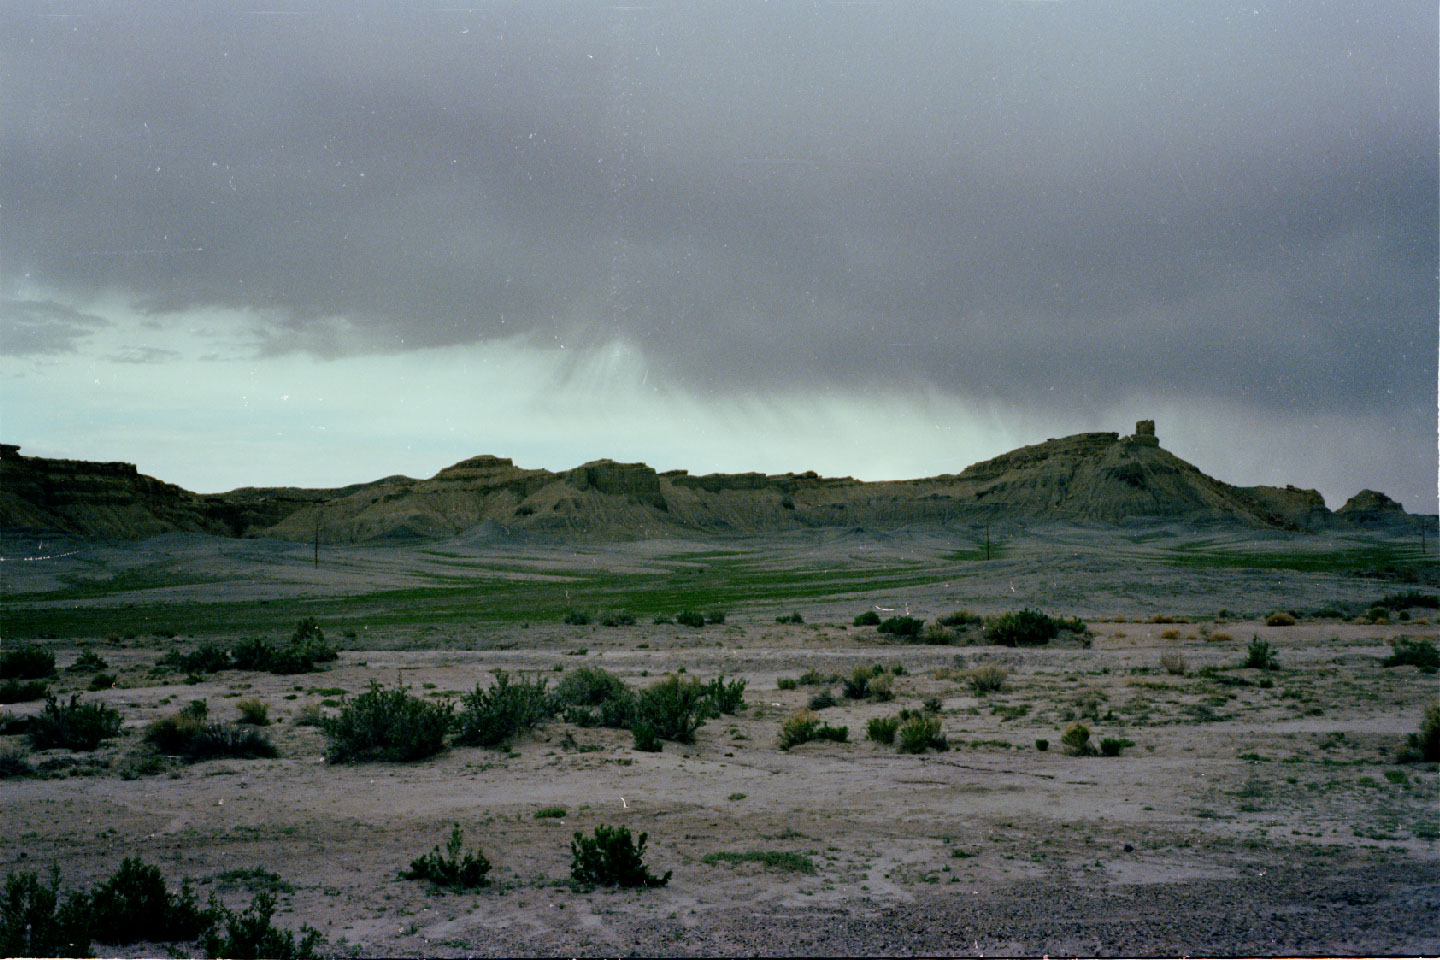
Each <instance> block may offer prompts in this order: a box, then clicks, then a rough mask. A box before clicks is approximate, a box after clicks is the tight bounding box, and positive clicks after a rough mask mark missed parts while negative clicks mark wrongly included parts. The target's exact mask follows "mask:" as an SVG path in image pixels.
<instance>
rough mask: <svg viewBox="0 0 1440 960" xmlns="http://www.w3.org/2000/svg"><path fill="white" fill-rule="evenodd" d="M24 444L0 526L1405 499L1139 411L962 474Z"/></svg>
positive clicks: (561, 534) (588, 523)
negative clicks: (1115, 428)
mask: <svg viewBox="0 0 1440 960" xmlns="http://www.w3.org/2000/svg"><path fill="white" fill-rule="evenodd" d="M18 450H19V448H18V447H14V446H5V447H4V448H3V449H0V526H3V527H9V528H14V527H26V528H32V529H42V530H58V531H64V532H69V533H76V534H84V535H94V536H104V537H142V536H149V535H152V534H156V533H164V532H168V531H174V530H192V531H197V532H205V533H215V534H221V535H227V536H270V537H280V538H285V539H293V540H309V539H311V538H312V537H314V536H316V535H317V532H318V535H319V537H320V538H321V539H322V540H323V541H325V542H328V543H358V542H365V541H374V540H385V539H394V538H413V537H452V536H459V535H475V536H480V535H482V534H483V537H484V538H485V539H487V540H494V541H500V540H504V539H506V538H523V537H532V536H541V537H547V538H582V539H636V538H650V537H669V536H695V535H704V534H717V533H722V534H723V533H735V534H763V533H779V532H784V531H787V530H796V529H802V528H806V527H836V526H844V527H855V526H864V527H866V528H880V529H884V528H895V527H900V526H905V525H920V524H938V525H945V524H955V523H977V522H984V521H991V520H1033V521H1044V520H1060V521H1086V522H1104V523H1116V522H1123V521H1134V520H1167V521H1168V520H1186V521H1196V522H1204V521H1222V522H1239V523H1244V524H1248V525H1251V526H1256V527H1270V528H1279V529H1313V528H1317V527H1321V526H1324V525H1327V524H1330V523H1333V522H1335V518H1336V517H1337V516H1338V517H1340V518H1341V519H1343V520H1349V521H1351V522H1361V523H1372V522H1375V523H1386V522H1390V521H1392V520H1394V519H1396V518H1400V519H1402V520H1403V519H1405V518H1407V516H1408V515H1407V514H1405V512H1404V511H1403V510H1402V509H1401V508H1400V505H1399V504H1396V503H1394V501H1391V500H1390V499H1389V498H1387V497H1385V496H1384V495H1383V494H1377V493H1374V492H1373V491H1368V490H1367V491H1363V492H1362V493H1360V494H1358V495H1357V496H1356V497H1354V498H1353V499H1352V500H1351V501H1350V502H1349V503H1347V504H1346V505H1345V507H1343V508H1341V510H1340V511H1339V512H1338V514H1331V513H1330V511H1329V510H1328V509H1326V507H1325V503H1324V500H1323V499H1322V498H1321V496H1320V495H1319V494H1318V493H1316V492H1315V491H1313V490H1301V489H1298V488H1296V487H1283V488H1282V487H1235V486H1231V485H1230V484H1227V483H1222V482H1221V481H1219V480H1216V479H1214V478H1213V477H1209V476H1207V475H1205V474H1204V473H1202V472H1201V471H1200V470H1199V469H1198V468H1196V467H1195V466H1193V465H1191V464H1189V463H1186V462H1185V461H1184V460H1181V459H1180V458H1179V457H1176V456H1175V455H1174V454H1172V453H1170V452H1169V451H1167V450H1165V449H1163V448H1162V447H1161V446H1160V442H1159V439H1158V437H1157V436H1156V434H1155V427H1154V423H1153V422H1152V421H1147V420H1142V421H1140V422H1139V423H1138V424H1136V431H1135V434H1134V435H1133V436H1128V437H1121V436H1120V435H1119V434H1116V433H1082V434H1077V435H1075V436H1071V437H1064V438H1060V439H1056V440H1047V441H1045V442H1044V443H1039V444H1034V445H1032V446H1027V447H1021V448H1020V449H1018V450H1012V451H1011V452H1009V453H1006V454H1002V455H1001V456H998V457H995V458H994V459H991V460H986V461H984V462H983V463H977V464H975V465H973V466H971V467H969V468H967V469H966V470H964V471H963V472H961V473H958V474H948V475H944V476H938V477H930V478H928V479H923V480H898V481H884V482H876V483H862V482H860V481H858V480H855V479H853V478H850V477H841V478H826V477H821V476H819V475H817V474H815V473H814V472H813V471H807V472H805V473H799V474H794V473H786V474H771V475H767V474H761V473H739V474H710V475H706V476H691V475H690V474H689V473H687V472H686V471H684V470H672V471H668V472H666V473H656V472H655V470H653V469H652V468H650V467H649V466H646V465H645V464H643V463H617V462H615V461H613V460H596V461H593V462H591V463H587V464H584V465H583V466H579V467H576V468H574V469H572V470H566V471H563V472H561V473H552V472H551V471H549V470H539V469H534V470H532V469H525V468H521V467H517V466H515V464H514V463H513V462H512V461H511V460H509V459H506V458H501V457H491V456H481V457H472V458H471V459H469V460H464V461H461V462H460V463H457V464H455V465H453V466H450V467H446V468H445V469H443V470H441V471H440V472H439V473H437V474H435V476H433V477H431V478H430V479H428V480H415V479H411V478H409V477H402V476H394V477H387V478H385V479H383V480H377V481H374V482H371V483H365V484H356V485H354V486H349V487H342V488H337V489H330V490H301V489H295V488H249V487H247V488H242V489H240V490H234V491H231V492H230V493H225V494H213V495H204V496H202V495H198V494H193V493H190V492H188V491H185V490H182V489H181V488H179V487H175V486H172V485H170V484H165V483H161V482H160V481H158V480H155V479H153V478H151V477H146V476H143V475H140V474H139V473H137V472H136V469H135V467H134V465H132V464H125V463H84V462H81V461H72V460H46V459H42V458H39V457H22V456H20V455H19V452H18ZM1387 518H1388V519H1387ZM477 531H479V532H480V533H477Z"/></svg>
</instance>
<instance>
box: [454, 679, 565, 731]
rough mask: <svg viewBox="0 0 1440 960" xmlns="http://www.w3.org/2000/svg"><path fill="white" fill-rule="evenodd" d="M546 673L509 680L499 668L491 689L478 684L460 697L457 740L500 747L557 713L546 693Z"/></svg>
mask: <svg viewBox="0 0 1440 960" xmlns="http://www.w3.org/2000/svg"><path fill="white" fill-rule="evenodd" d="M546 682H547V681H546V680H545V678H544V677H535V678H533V679H523V678H522V679H520V680H518V681H516V682H514V683H511V682H510V676H509V674H507V673H505V671H503V670H502V671H500V672H499V673H497V674H496V675H495V682H494V683H493V684H491V685H490V687H489V688H488V689H482V688H481V687H480V686H479V685H478V684H477V685H476V687H475V689H474V690H473V691H472V692H470V693H468V694H466V695H465V697H464V698H463V699H462V700H461V701H460V712H459V713H458V714H457V715H456V717H455V742H456V743H463V744H466V745H467V746H472V747H498V746H502V745H503V744H507V743H509V742H510V740H511V739H512V738H513V737H515V736H516V735H517V734H520V733H523V732H525V731H527V730H530V729H531V728H533V727H534V726H535V725H536V724H539V723H542V722H544V721H545V720H548V719H550V718H551V717H552V716H554V715H555V712H556V705H555V701H554V700H553V698H552V697H551V696H550V695H549V694H548V693H546V691H545V686H546Z"/></svg>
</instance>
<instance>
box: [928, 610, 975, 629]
mask: <svg viewBox="0 0 1440 960" xmlns="http://www.w3.org/2000/svg"><path fill="white" fill-rule="evenodd" d="M935 622H936V623H938V624H940V625H941V626H942V627H978V626H980V625H981V624H983V623H984V622H985V618H984V617H982V616H980V614H978V613H971V612H970V611H969V610H956V611H955V612H953V613H947V614H945V615H944V616H943V617H939V618H937V619H936V621H935Z"/></svg>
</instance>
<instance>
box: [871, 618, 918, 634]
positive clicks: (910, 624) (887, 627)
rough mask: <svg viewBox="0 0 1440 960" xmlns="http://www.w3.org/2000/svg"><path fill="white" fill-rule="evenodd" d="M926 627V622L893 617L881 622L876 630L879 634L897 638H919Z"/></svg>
mask: <svg viewBox="0 0 1440 960" xmlns="http://www.w3.org/2000/svg"><path fill="white" fill-rule="evenodd" d="M924 626H925V621H924V620H917V619H915V618H914V617H891V618H889V619H888V620H882V621H880V624H879V626H877V627H876V628H875V630H876V632H877V633H884V634H889V635H891V636H895V637H918V636H920V630H921V629H922V628H923V627H924Z"/></svg>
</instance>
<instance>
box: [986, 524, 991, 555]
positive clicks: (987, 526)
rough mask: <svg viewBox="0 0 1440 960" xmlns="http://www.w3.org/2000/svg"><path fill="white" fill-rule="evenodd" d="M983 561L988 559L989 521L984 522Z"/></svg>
mask: <svg viewBox="0 0 1440 960" xmlns="http://www.w3.org/2000/svg"><path fill="white" fill-rule="evenodd" d="M985 559H986V560H989V559H990V521H989V520H986V521H985Z"/></svg>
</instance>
